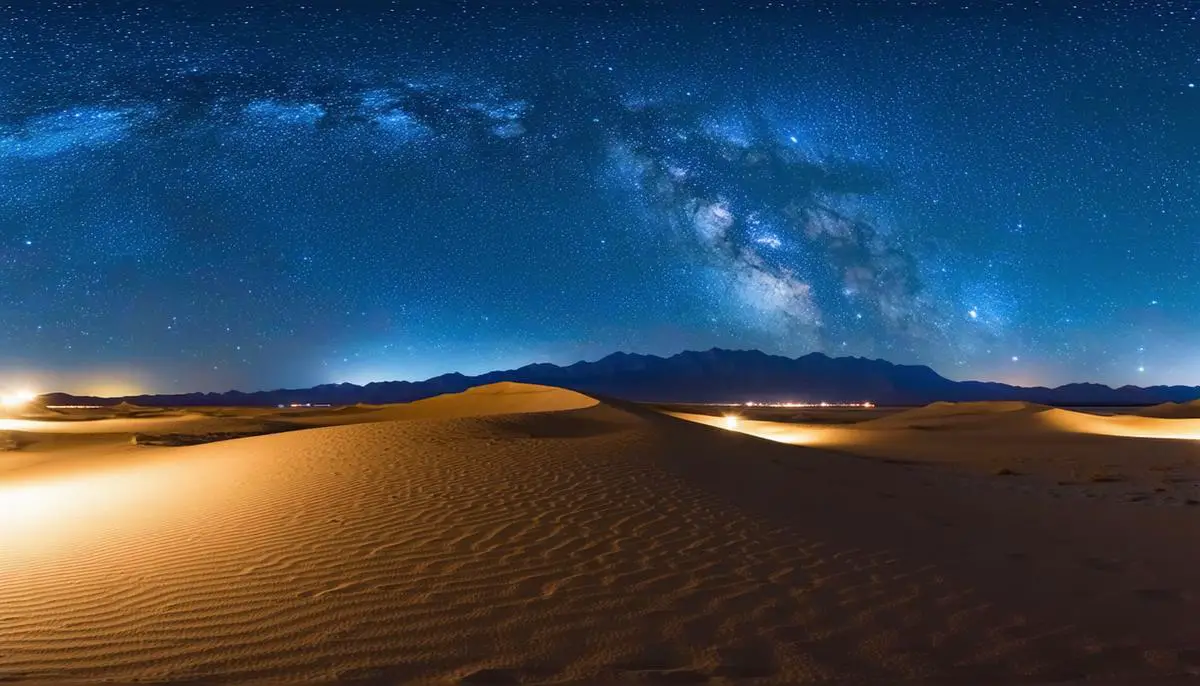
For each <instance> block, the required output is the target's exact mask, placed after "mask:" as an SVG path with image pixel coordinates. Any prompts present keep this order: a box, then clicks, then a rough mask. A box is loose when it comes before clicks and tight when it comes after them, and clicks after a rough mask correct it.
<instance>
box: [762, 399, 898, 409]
mask: <svg viewBox="0 0 1200 686" xmlns="http://www.w3.org/2000/svg"><path fill="white" fill-rule="evenodd" d="M742 404H743V405H744V406H746V407H861V408H864V409H870V408H872V407H875V403H873V402H870V401H866V402H861V403H827V402H819V403H771V402H767V403H761V402H755V401H753V400H751V401H748V402H745V403H742Z"/></svg>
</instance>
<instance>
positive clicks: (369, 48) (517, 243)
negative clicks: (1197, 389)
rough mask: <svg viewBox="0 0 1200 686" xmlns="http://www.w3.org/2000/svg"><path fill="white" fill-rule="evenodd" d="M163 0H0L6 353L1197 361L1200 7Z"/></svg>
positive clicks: (241, 373)
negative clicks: (688, 352)
mask: <svg viewBox="0 0 1200 686" xmlns="http://www.w3.org/2000/svg"><path fill="white" fill-rule="evenodd" d="M179 4H181V3H166V2H163V3H160V2H142V3H125V2H112V1H108V2H102V3H101V2H97V3H89V2H61V3H50V2H37V3H34V2H29V3H22V4H15V5H4V4H0V76H2V77H3V78H0V374H2V375H3V376H0V381H4V382H8V381H11V380H16V381H19V382H21V383H27V384H32V385H34V386H35V387H38V388H42V389H44V390H49V389H51V388H54V389H60V390H70V391H76V392H96V393H106V394H118V393H126V392H134V391H143V392H144V391H160V392H166V391H189V390H224V389H229V388H240V389H243V390H253V389H261V388H273V387H279V386H287V387H298V386H308V385H313V384H317V383H325V382H336V381H353V382H360V383H361V382H366V381H372V380H387V379H418V378H424V377H428V376H432V375H434V374H438V373H442V372H446V371H453V370H458V371H462V372H465V373H477V372H482V371H486V370H490V369H497V368H511V367H515V366H520V365H523V364H527V363H530V362H536V361H549V362H559V363H569V362H573V361H576V360H579V359H596V358H598V357H601V356H603V355H605V354H608V353H610V352H614V351H617V350H625V351H631V352H643V353H655V354H671V353H675V352H678V351H680V350H683V349H706V348H710V347H713V346H720V347H727V348H759V349H762V350H764V351H767V352H772V353H782V354H786V355H789V356H796V355H801V354H805V353H808V352H811V351H814V350H819V351H824V352H826V353H829V354H835V355H842V354H846V355H862V356H868V357H882V358H886V359H889V360H892V361H895V362H906V363H924V364H928V365H930V366H932V367H933V368H934V369H936V370H937V371H939V372H941V373H943V374H944V375H946V376H949V377H951V378H959V379H962V378H985V379H997V380H1004V381H1009V382H1017V383H1026V384H1032V383H1039V384H1058V383H1064V382H1067V381H1098V382H1104V383H1110V384H1124V383H1135V384H1139V385H1146V384H1156V383H1187V384H1200V269H1198V268H1200V87H1197V86H1196V84H1198V83H1200V3H1196V2H1194V1H1191V0H1180V1H1170V0H1160V1H1157V2H1155V1H1151V0H1146V1H1144V2H1142V1H1135V0H1112V1H1108V2H1103V1H1099V0H1080V1H1079V2H1077V3H1074V4H1072V3H1070V2H1066V1H1065V0H1053V1H1049V2H1045V3H1024V2H991V1H986V2H985V1H983V0H980V1H979V2H957V3H947V4H944V5H943V4H939V3H933V2H880V1H875V0H873V1H871V2H864V3H862V5H863V6H862V7H856V3H853V2H850V1H849V0H845V1H842V0H838V1H837V2H801V1H800V0H795V1H792V2H788V1H785V2H765V3H763V2H737V3H735V2H725V3H716V2H682V1H681V2H662V3H649V2H638V3H620V2H591V3H585V2H562V3H555V2H534V1H532V0H531V1H530V2H521V3H517V2H515V1H514V2H512V3H502V2H484V3H479V2H470V3H453V2H450V1H449V0H445V1H441V0H439V1H437V2H423V3H422V2H395V3H391V4H388V3H385V2H371V3H367V2H360V3H333V2H315V3H303V2H301V1H300V0H297V1H296V2H286V3H283V2H260V3H253V4H247V3H229V2H224V1H218V0H208V1H207V2H204V3H199V2H197V3H192V4H194V5H195V7H191V8H186V7H185V8H181V7H179V6H178V5H179ZM173 5H174V6H173Z"/></svg>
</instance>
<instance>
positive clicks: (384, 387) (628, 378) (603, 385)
mask: <svg viewBox="0 0 1200 686" xmlns="http://www.w3.org/2000/svg"><path fill="white" fill-rule="evenodd" d="M499 381H519V382H524V383H535V384H544V385H549V386H562V387H564V388H570V389H574V390H577V391H580V392H584V393H589V394H593V395H604V396H610V397H615V398H622V399H625V400H633V401H648V402H692V403H714V402H737V403H741V402H746V401H756V402H863V401H870V402H873V403H875V404H877V405H922V404H926V403H929V402H933V401H936V400H946V401H968V400H1025V401H1030V402H1037V403H1044V404H1048V405H1150V404H1156V403H1163V402H1187V401H1190V400H1194V399H1197V398H1200V386H1150V387H1139V386H1121V387H1120V388H1111V387H1109V386H1104V385H1101V384H1094V383H1075V384H1068V385H1065V386H1058V387H1056V388H1046V387H1042V386H1036V387H1022V386H1011V385H1008V384H1003V383H995V382H983V381H952V380H950V379H947V378H945V377H943V376H941V375H939V374H938V373H937V372H935V371H933V370H932V369H930V368H929V367H926V366H921V365H901V364H893V363H891V362H888V361H886V360H873V359H866V358H862V357H829V356H827V355H824V354H822V353H811V354H808V355H804V356H802V357H797V358H789V357H783V356H779V355H768V354H767V353H764V352H761V351H758V350H724V349H720V348H713V349H711V350H705V351H686V352H681V353H679V354H676V355H672V356H670V357H659V356H656V355H638V354H631V353H620V352H619V353H614V354H612V355H609V356H607V357H604V358H602V359H600V360H596V361H595V362H576V363H575V364H570V365H566V366H560V365H555V364H549V363H539V364H530V365H527V366H524V367H521V368H519V369H509V370H504V371H493V372H488V373H486V374H480V375H478V376H465V375H463V374H458V373H452V374H443V375H441V376H435V377H433V378H431V379H426V380H425V381H378V382H373V383H368V384H366V385H362V386H360V385H357V384H351V383H340V384H322V385H320V386H314V387H312V388H301V389H279V390H272V391H255V392H250V393H245V392H241V391H227V392H224V393H184V394H174V395H136V396H125V397H120V398H97V397H89V396H75V395H70V394H66V393H51V394H48V395H45V396H42V401H43V402H44V403H46V404H64V405H65V404H97V405H111V404H116V403H119V402H128V403H133V404H137V405H160V406H162V405H172V406H175V405H192V406H195V405H228V406H233V405H244V406H254V405H258V406H270V405H287V404H292V403H322V404H323V403H329V404H333V405H349V404H355V403H372V404H375V403H396V402H409V401H413V400H420V399H422V398H428V397H431V396H435V395H440V394H442V393H457V392H460V391H464V390H466V389H468V388H470V387H472V386H479V385H482V384H488V383H495V382H499Z"/></svg>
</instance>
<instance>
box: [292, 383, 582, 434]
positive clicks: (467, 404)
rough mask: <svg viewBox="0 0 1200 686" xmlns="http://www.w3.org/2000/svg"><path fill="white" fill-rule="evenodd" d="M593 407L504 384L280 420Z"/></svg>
mask: <svg viewBox="0 0 1200 686" xmlns="http://www.w3.org/2000/svg"><path fill="white" fill-rule="evenodd" d="M595 404H596V400H595V399H593V398H590V397H588V396H586V395H583V394H581V393H576V392H575V391H569V390H566V389H563V388H555V387H552V386H539V385H536V384H523V383H513V382H509V381H504V382H500V383H494V384H488V385H486V386H476V387H475V388H471V389H469V390H467V391H464V392H462V393H447V394H445V395H439V396H435V397H432V398H426V399H425V400H417V401H415V402H411V403H403V404H398V405H378V406H364V407H352V408H342V409H340V410H333V411H329V410H325V411H321V410H313V411H312V412H309V413H305V414H304V415H301V416H294V415H291V414H281V415H280V417H279V418H280V419H282V420H284V421H289V422H294V423H297V424H302V423H311V424H313V425H317V426H330V425H334V424H356V423H361V422H379V421H387V420H394V419H451V418H454V417H482V416H487V415H494V414H513V413H521V412H557V411H562V410H577V409H581V408H584V407H591V406H593V405H595Z"/></svg>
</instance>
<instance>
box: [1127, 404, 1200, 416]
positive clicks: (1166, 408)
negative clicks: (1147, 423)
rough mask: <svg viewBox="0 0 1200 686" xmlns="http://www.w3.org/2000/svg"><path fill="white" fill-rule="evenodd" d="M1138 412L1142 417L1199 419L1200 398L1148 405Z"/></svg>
mask: <svg viewBox="0 0 1200 686" xmlns="http://www.w3.org/2000/svg"><path fill="white" fill-rule="evenodd" d="M1138 414H1139V415H1140V416H1142V417H1160V418H1162V419H1200V400H1193V401H1191V402H1188V403H1163V404H1161V405H1155V406H1154V407H1148V408H1146V409H1144V410H1142V411H1141V412H1138Z"/></svg>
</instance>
